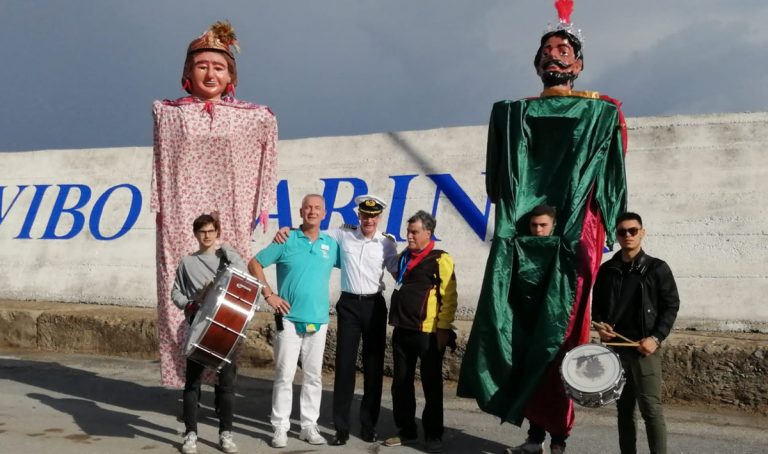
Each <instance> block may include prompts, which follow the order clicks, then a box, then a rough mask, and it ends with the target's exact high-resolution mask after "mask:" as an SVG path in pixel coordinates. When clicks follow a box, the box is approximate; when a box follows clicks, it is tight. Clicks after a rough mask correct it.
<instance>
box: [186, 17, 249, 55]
mask: <svg viewBox="0 0 768 454" xmlns="http://www.w3.org/2000/svg"><path fill="white" fill-rule="evenodd" d="M199 50H218V51H221V52H226V53H227V55H229V56H230V57H232V58H235V55H234V52H240V47H239V46H238V45H237V36H236V35H235V29H234V28H232V24H230V23H229V21H218V22H216V23H215V24H213V25H211V26H210V28H208V30H206V31H205V33H203V34H202V35H200V36H199V37H197V38H195V39H194V40H193V41H192V42H191V43H189V47H188V48H187V54H190V53H192V52H196V51H199Z"/></svg>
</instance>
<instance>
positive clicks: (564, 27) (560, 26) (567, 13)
mask: <svg viewBox="0 0 768 454" xmlns="http://www.w3.org/2000/svg"><path fill="white" fill-rule="evenodd" d="M555 9H556V10H557V17H558V19H559V22H558V23H557V24H556V25H552V24H548V25H547V28H546V29H545V30H544V35H546V34H548V33H552V32H557V31H564V32H567V33H569V34H571V35H572V36H573V37H574V38H576V39H577V40H579V42H580V43H582V44H583V43H584V36H583V35H582V33H581V29H578V28H576V27H574V26H573V24H572V23H571V13H573V0H555Z"/></svg>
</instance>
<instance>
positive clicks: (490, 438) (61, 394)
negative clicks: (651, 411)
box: [0, 350, 768, 454]
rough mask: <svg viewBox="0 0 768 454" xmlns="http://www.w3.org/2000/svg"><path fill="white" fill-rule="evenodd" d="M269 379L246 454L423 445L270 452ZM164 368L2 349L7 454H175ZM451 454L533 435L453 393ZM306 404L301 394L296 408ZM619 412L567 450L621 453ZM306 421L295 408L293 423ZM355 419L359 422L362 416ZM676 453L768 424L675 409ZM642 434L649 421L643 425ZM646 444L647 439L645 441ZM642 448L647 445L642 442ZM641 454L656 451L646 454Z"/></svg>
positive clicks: (258, 395) (449, 401)
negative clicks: (163, 383) (161, 380)
mask: <svg viewBox="0 0 768 454" xmlns="http://www.w3.org/2000/svg"><path fill="white" fill-rule="evenodd" d="M269 374H270V371H266V370H248V371H243V372H242V373H241V376H240V378H239V396H238V401H237V409H236V419H235V426H236V427H235V432H236V441H237V443H238V445H239V447H240V452H242V453H254V452H264V453H269V452H275V453H278V454H288V453H314V452H317V453H339V452H362V453H381V454H386V453H389V454H411V453H417V452H422V449H421V448H420V447H419V446H414V447H403V448H385V447H382V446H381V445H379V444H368V443H365V442H363V441H361V440H359V439H358V438H355V437H353V438H352V439H351V440H350V442H349V444H347V445H346V446H345V447H343V448H338V447H330V446H322V447H315V446H310V445H308V444H306V443H304V442H302V441H299V440H298V438H297V432H295V430H296V426H294V428H293V429H294V432H292V433H291V434H290V437H289V440H288V447H287V448H285V449H282V450H276V449H272V448H271V447H269V439H270V437H271V429H270V427H269V406H270V396H271V381H270V380H269V378H268V377H269ZM158 381H159V372H158V364H157V363H156V362H153V361H141V360H132V359H120V358H114V357H100V356H85V355H65V354H52V353H38V352H18V351H2V350H0V453H38V452H52V453H57V454H69V453H90V452H100V453H129V452H130V453H135V452H148V453H175V452H178V448H179V441H180V435H179V433H180V431H181V430H182V429H183V425H182V424H181V423H180V422H178V421H177V419H176V415H177V414H178V413H179V412H180V407H181V403H180V395H181V393H180V391H177V390H172V389H167V388H163V387H161V386H159V385H158ZM324 382H325V385H326V391H325V394H324V395H323V408H322V411H321V415H322V416H321V420H320V425H321V431H322V432H323V433H324V434H325V435H326V436H327V438H330V436H331V435H332V434H333V429H332V425H331V419H330V415H331V410H330V404H331V399H332V393H331V385H332V377H330V376H329V377H326V378H325V380H324ZM385 387H387V390H385V392H384V397H385V399H384V408H383V409H382V416H381V422H380V425H379V432H380V433H381V434H382V435H389V434H392V433H393V431H394V428H393V425H392V412H391V408H392V402H391V400H390V398H389V392H388V384H386V385H385ZM446 396H447V398H446V402H445V411H446V427H447V428H448V429H447V430H446V434H445V437H444V443H445V449H444V452H446V453H499V452H503V450H504V447H506V446H508V445H510V444H516V443H519V442H520V441H521V440H522V439H523V438H524V437H525V433H524V431H523V430H522V429H520V428H517V427H514V426H511V425H509V424H504V425H500V424H499V423H498V420H497V419H496V418H493V417H491V416H489V415H487V414H484V413H482V412H480V411H479V410H477V408H476V407H475V404H474V402H473V401H470V400H466V399H458V398H456V397H455V391H454V390H453V389H451V388H448V389H446ZM297 400H298V394H296V397H295V399H294V403H296V401H297ZM212 401H213V393H212V391H211V390H210V389H206V390H205V392H204V396H203V404H204V409H203V411H202V412H201V427H200V435H201V438H202V440H201V442H200V443H198V452H200V453H215V452H218V451H217V448H216V445H215V442H216V432H217V427H218V426H217V421H216V419H215V417H214V416H213V412H212V410H211V408H210V405H211V403H212ZM614 412H615V410H614V409H613V408H605V409H598V410H586V409H581V408H578V409H577V415H576V417H577V427H576V430H575V431H574V434H573V435H572V437H571V439H570V440H569V445H568V452H569V453H573V454H578V453H613V452H618V449H617V445H616V435H615V429H614V418H615V416H614ZM297 413H298V411H297V409H296V406H295V405H294V415H296V414H297ZM353 416H354V415H353ZM667 420H668V424H669V428H670V436H669V438H670V452H671V453H721V452H724V453H734V454H735V453H766V452H768V430H766V429H768V417H766V416H764V415H763V416H757V415H749V414H740V413H727V412H724V411H714V410H710V411H697V410H692V409H690V408H682V407H672V406H669V407H667ZM639 425H640V426H641V430H642V423H640V424H639ZM641 439H642V440H644V435H642V434H641ZM641 444H642V443H641ZM639 452H641V453H644V452H647V449H646V448H645V446H641V447H640V450H639Z"/></svg>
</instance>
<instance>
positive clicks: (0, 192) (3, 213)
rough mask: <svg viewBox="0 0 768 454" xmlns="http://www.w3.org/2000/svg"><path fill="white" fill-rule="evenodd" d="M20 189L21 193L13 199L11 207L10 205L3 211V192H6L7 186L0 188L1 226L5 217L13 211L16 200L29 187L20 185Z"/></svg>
mask: <svg viewBox="0 0 768 454" xmlns="http://www.w3.org/2000/svg"><path fill="white" fill-rule="evenodd" d="M17 187H18V188H19V191H18V192H17V193H16V195H15V196H14V197H13V200H11V203H10V205H8V208H6V209H5V211H3V190H5V186H0V225H2V224H3V221H4V220H5V217H6V216H7V215H8V212H9V211H11V208H13V206H14V205H15V204H16V199H18V198H19V196H20V195H21V193H22V192H24V190H25V189H27V187H28V186H27V185H25V184H24V185H20V186H17Z"/></svg>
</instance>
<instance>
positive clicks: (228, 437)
mask: <svg viewBox="0 0 768 454" xmlns="http://www.w3.org/2000/svg"><path fill="white" fill-rule="evenodd" d="M219 448H221V450H222V451H223V452H226V453H227V454H234V453H236V452H237V445H236V444H235V442H234V440H232V432H230V431H228V430H225V431H224V432H222V433H220V434H219Z"/></svg>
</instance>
